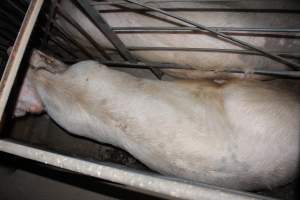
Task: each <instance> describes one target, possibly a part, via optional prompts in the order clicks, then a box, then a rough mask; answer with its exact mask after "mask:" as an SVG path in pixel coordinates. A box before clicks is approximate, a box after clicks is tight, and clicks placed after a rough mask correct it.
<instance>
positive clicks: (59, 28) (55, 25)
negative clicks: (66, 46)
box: [53, 23, 95, 59]
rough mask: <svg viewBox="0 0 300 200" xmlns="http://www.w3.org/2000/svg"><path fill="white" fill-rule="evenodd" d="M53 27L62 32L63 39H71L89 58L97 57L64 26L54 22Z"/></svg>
mask: <svg viewBox="0 0 300 200" xmlns="http://www.w3.org/2000/svg"><path fill="white" fill-rule="evenodd" d="M53 27H54V28H55V30H56V31H57V32H58V33H59V34H60V36H61V38H62V39H63V40H65V41H69V42H71V43H72V44H74V45H75V46H76V47H77V48H78V49H80V50H81V52H82V53H83V54H84V55H86V56H87V57H88V58H91V59H94V58H95V56H93V55H92V54H91V53H90V52H88V51H87V50H86V48H85V47H84V46H82V45H81V44H80V43H79V42H77V41H76V40H75V39H73V37H71V35H69V34H68V33H67V32H66V31H64V30H63V28H62V27H60V26H59V25H58V24H56V23H54V24H53Z"/></svg>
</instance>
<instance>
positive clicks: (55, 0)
mask: <svg viewBox="0 0 300 200" xmlns="http://www.w3.org/2000/svg"><path fill="white" fill-rule="evenodd" d="M59 1H60V0H53V1H52V3H51V8H50V13H49V17H48V20H47V23H46V26H45V27H46V29H45V32H46V34H44V37H43V40H42V47H44V48H46V47H47V41H48V37H49V32H50V29H51V25H52V21H53V20H54V18H55V14H56V7H57V4H58V3H59Z"/></svg>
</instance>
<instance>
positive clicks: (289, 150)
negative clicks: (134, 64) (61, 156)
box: [42, 62, 299, 189]
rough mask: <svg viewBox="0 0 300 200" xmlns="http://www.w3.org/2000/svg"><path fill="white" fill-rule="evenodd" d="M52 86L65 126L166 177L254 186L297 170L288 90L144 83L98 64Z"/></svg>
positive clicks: (80, 67)
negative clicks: (120, 150)
mask: <svg viewBox="0 0 300 200" xmlns="http://www.w3.org/2000/svg"><path fill="white" fill-rule="evenodd" d="M49 80H50V79H49ZM49 84H53V85H52V86H51V87H50V86H49ZM57 84H59V86H58V85H57ZM47 85H48V86H47V87H48V92H47V95H48V97H46V96H45V95H44V97H43V98H42V99H44V101H43V102H45V98H46V99H47V98H48V99H51V104H52V105H49V106H48V108H47V111H48V113H49V114H50V115H51V116H52V117H53V118H54V119H55V120H56V121H57V122H58V123H59V124H60V125H61V126H63V127H65V128H66V129H67V130H69V131H70V132H72V133H74V134H78V135H82V136H85V137H88V138H92V139H95V140H97V141H100V142H107V143H111V144H113V145H116V146H119V147H122V148H124V149H126V150H127V151H129V152H130V153H131V154H132V155H134V156H135V157H137V158H138V159H140V160H141V161H142V162H143V163H145V164H146V165H148V166H149V167H150V168H152V169H154V170H157V171H159V172H162V173H164V174H175V175H176V176H179V177H184V178H187V179H192V180H197V181H204V182H208V183H213V184H218V185H224V186H227V187H232V188H241V189H255V188H260V187H267V186H268V187H272V186H274V185H280V184H281V183H284V182H286V181H287V180H289V179H291V177H292V175H294V173H295V167H296V166H295V163H297V162H296V161H297V159H298V131H299V127H298V126H299V123H298V121H297V119H299V105H298V102H299V101H296V99H295V98H296V97H295V96H293V94H290V93H288V92H287V93H286V92H284V90H276V89H275V88H274V87H271V86H270V87H269V86H268V85H267V84H264V83H260V84H256V83H255V84H252V83H245V84H243V83H241V84H240V83H232V84H225V85H222V86H220V85H213V84H210V83H205V84H204V83H195V82H193V83H189V82H185V83H182V82H179V83H177V82H163V81H151V80H144V79H139V78H136V77H133V76H131V75H128V74H126V73H123V72H118V71H114V70H111V69H108V68H106V67H103V66H100V65H99V64H97V63H95V62H82V63H78V64H77V65H74V66H73V67H71V68H70V69H69V70H67V71H66V72H65V73H64V74H62V75H61V76H56V78H55V80H50V83H47ZM266 85H267V86H266ZM58 87H60V89H59V91H64V92H59V91H58V89H57V88H58ZM49 88H50V90H49ZM51 88H52V89H53V88H54V89H53V91H51ZM64 88H65V89H64ZM53 94H55V95H56V100H55V99H53ZM287 94H288V95H287ZM284 95H287V96H286V97H284ZM283 100H287V101H288V103H286V102H283ZM49 101H50V100H49ZM55 101H57V102H59V103H55ZM61 102H65V103H61ZM58 104H59V106H60V107H59V106H57V105H58ZM58 108H59V109H58ZM66 108H67V109H66ZM63 109H64V110H65V111H64V112H62V110H63ZM66 115H68V116H67V117H66ZM286 119H289V120H288V121H285V120H286ZM287 131H288V132H287ZM283 152H284V153H283ZM270 175H272V177H270Z"/></svg>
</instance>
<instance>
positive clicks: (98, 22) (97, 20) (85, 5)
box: [73, 0, 163, 79]
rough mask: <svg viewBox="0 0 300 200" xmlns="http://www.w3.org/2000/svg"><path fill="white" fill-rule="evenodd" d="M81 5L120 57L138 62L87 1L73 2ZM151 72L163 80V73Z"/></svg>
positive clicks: (78, 0)
mask: <svg viewBox="0 0 300 200" xmlns="http://www.w3.org/2000/svg"><path fill="white" fill-rule="evenodd" d="M73 1H75V2H77V3H78V4H79V6H80V7H81V8H82V9H83V11H84V12H85V14H86V15H87V16H88V17H89V18H90V19H91V20H92V22H93V23H94V24H95V25H96V26H97V27H98V29H99V30H101V31H102V33H103V34H104V35H105V36H106V37H107V39H108V40H109V41H110V42H111V43H112V44H113V46H114V47H115V48H116V49H117V51H118V52H119V53H120V55H121V56H122V57H123V58H124V59H125V60H127V61H130V62H136V59H135V58H134V57H133V56H132V55H131V53H130V52H129V50H128V49H126V47H125V45H124V44H123V42H122V41H121V40H120V38H119V37H118V36H117V34H115V32H114V31H113V30H112V29H111V27H110V25H109V24H107V22H106V21H105V20H104V19H103V18H102V17H101V15H99V14H98V13H97V11H96V10H95V9H94V8H93V7H92V6H91V5H89V3H88V2H87V1H85V0H73ZM150 70H151V72H152V73H153V74H154V75H155V76H156V77H157V78H158V79H161V77H162V76H163V72H160V71H159V70H158V69H153V68H150Z"/></svg>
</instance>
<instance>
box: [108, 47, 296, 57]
mask: <svg viewBox="0 0 300 200" xmlns="http://www.w3.org/2000/svg"><path fill="white" fill-rule="evenodd" d="M127 48H128V49H129V50H130V51H194V52H197V51H199V52H218V53H235V54H250V55H261V54H260V53H258V52H256V51H251V50H240V49H217V48H192V47H134V46H127ZM109 50H114V49H109ZM270 52H271V53H276V54H279V55H281V56H300V52H282V51H270Z"/></svg>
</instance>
